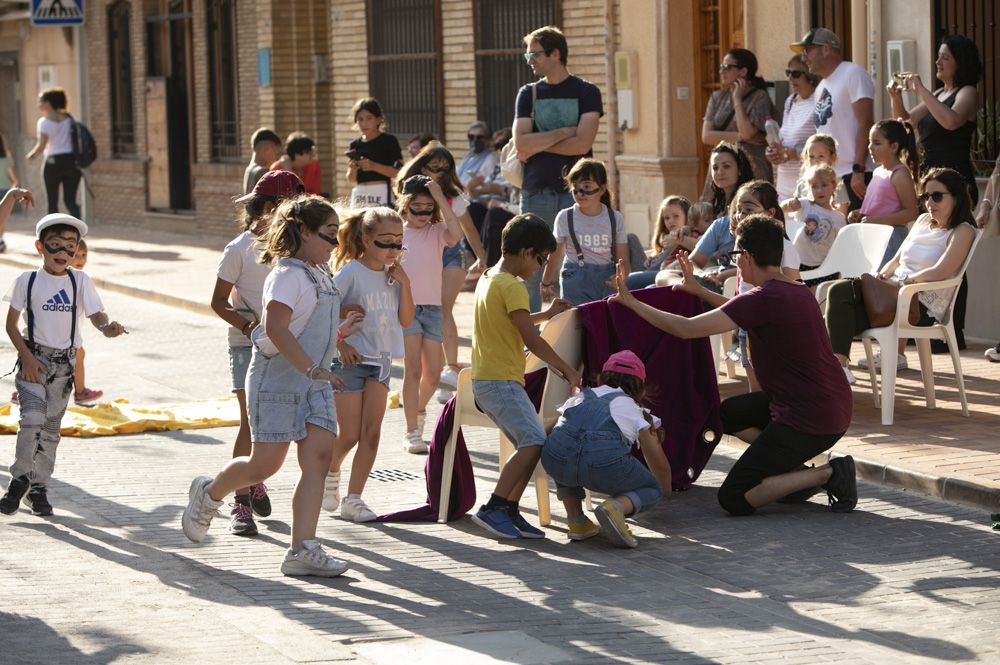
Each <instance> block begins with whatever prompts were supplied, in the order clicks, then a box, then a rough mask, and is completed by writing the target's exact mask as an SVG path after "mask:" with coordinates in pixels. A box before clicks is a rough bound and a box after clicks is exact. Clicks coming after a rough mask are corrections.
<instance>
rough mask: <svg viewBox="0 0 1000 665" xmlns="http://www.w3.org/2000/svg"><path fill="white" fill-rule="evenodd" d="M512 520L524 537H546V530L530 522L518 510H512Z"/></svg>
mask: <svg viewBox="0 0 1000 665" xmlns="http://www.w3.org/2000/svg"><path fill="white" fill-rule="evenodd" d="M510 520H511V522H513V523H514V528H515V529H517V532H518V533H519V534H521V537H522V538H544V537H545V532H544V531H542V530H541V529H539V528H538V527H536V526H532V525H530V524H528V520H526V519H524V517H522V516H521V513H520V512H519V511H517V510H512V511H511V512H510Z"/></svg>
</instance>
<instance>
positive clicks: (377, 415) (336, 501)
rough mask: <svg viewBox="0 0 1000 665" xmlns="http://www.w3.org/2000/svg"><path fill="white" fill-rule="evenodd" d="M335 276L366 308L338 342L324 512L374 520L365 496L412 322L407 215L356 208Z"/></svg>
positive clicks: (342, 235)
mask: <svg viewBox="0 0 1000 665" xmlns="http://www.w3.org/2000/svg"><path fill="white" fill-rule="evenodd" d="M337 235H338V240H339V241H340V244H339V245H338V246H337V252H336V266H337V273H336V274H335V275H334V277H333V281H334V283H335V284H336V285H337V290H338V291H340V294H341V306H342V307H343V306H350V305H355V306H359V307H360V308H362V309H363V310H364V320H363V321H362V322H361V323H360V326H361V327H360V330H358V331H357V332H356V333H354V334H353V335H350V336H348V337H346V338H345V339H342V340H340V341H338V342H337V351H338V353H339V355H340V357H339V359H337V360H334V361H333V367H332V371H333V373H334V374H335V375H337V376H339V377H340V378H341V379H342V380H343V382H344V384H345V386H344V387H343V388H339V389H337V390H336V391H334V396H333V398H334V401H335V402H336V404H337V414H338V416H339V423H338V424H339V429H340V431H339V433H338V435H337V440H336V441H335V442H334V444H333V461H332V462H331V463H330V472H329V473H328V474H327V476H326V488H325V492H324V495H323V509H324V510H328V511H333V510H336V509H337V507H338V505H339V506H340V517H341V518H342V519H346V520H352V521H354V522H371V521H373V520H374V519H375V513H374V512H372V510H371V509H370V508H369V507H368V506H367V505H366V504H365V502H364V501H363V500H362V499H361V493H362V492H363V491H364V489H365V483H366V482H367V481H368V474H369V473H371V469H372V466H373V465H374V464H375V456H376V454H377V453H378V445H379V434H380V432H381V429H382V419H383V417H384V416H385V404H386V397H387V396H388V394H389V373H390V371H391V369H392V360H393V359H394V358H402V357H403V328H405V327H409V325H410V324H411V323H412V322H413V310H414V307H413V296H412V294H411V293H410V278H409V276H408V275H407V274H406V271H405V270H403V268H402V267H401V266H400V265H399V261H400V259H401V258H402V255H403V218H402V217H400V216H399V214H398V213H397V212H396V211H395V210H393V209H392V208H385V207H379V208H368V209H367V210H358V211H354V212H352V213H351V214H349V215H348V216H346V217H344V218H343V219H342V220H341V222H340V230H339V231H338V234H337ZM355 446H357V447H358V449H357V452H356V453H355V454H354V461H353V463H352V464H351V477H350V479H349V481H348V485H347V495H346V496H345V497H344V498H343V500H342V501H341V499H340V467H341V465H342V464H343V462H344V459H345V458H346V457H347V454H348V453H349V452H351V449H352V448H354V447H355Z"/></svg>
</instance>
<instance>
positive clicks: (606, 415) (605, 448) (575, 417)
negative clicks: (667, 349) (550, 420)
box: [542, 351, 671, 547]
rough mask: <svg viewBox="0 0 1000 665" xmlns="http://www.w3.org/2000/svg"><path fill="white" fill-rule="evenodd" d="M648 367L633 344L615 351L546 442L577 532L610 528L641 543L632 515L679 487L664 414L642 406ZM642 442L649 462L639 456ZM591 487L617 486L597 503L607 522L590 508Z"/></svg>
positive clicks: (546, 462)
mask: <svg viewBox="0 0 1000 665" xmlns="http://www.w3.org/2000/svg"><path fill="white" fill-rule="evenodd" d="M645 381H646V368H645V367H644V366H643V364H642V361H641V360H639V358H638V356H636V355H635V354H634V353H632V352H631V351H619V352H618V353H615V354H613V355H612V356H611V357H610V358H608V360H607V362H605V363H604V367H603V368H602V371H601V385H600V386H598V387H596V388H584V389H583V391H582V392H580V393H579V394H577V395H574V396H573V397H570V398H569V400H567V401H566V403H565V404H563V405H562V406H561V407H560V408H559V413H561V414H562V416H561V417H560V418H559V422H557V423H556V426H555V427H554V428H553V429H552V432H551V433H550V434H549V437H548V439H546V441H545V446H543V447H542V466H543V467H545V470H546V471H547V472H548V473H549V475H551V476H552V478H553V480H555V482H556V495H557V496H558V497H559V498H560V499H561V500H562V502H563V505H564V506H566V515H567V518H568V521H569V538H570V540H586V539H587V538H590V537H591V536H596V535H597V534H598V533H601V532H603V533H604V535H605V537H607V539H608V540H610V541H611V542H612V543H614V544H615V545H617V546H619V547H635V546H637V545H638V544H639V543H638V541H637V540H636V539H635V536H633V535H632V532H631V530H629V527H628V524H626V523H625V516H626V515H634V514H636V513H639V512H641V511H643V510H647V509H649V508H652V507H653V506H654V505H656V503H657V502H658V501H659V500H660V498H661V497H662V496H663V495H664V494H669V493H670V490H671V480H670V463H669V462H668V461H667V457H666V455H664V454H663V448H662V447H661V443H662V441H663V434H662V431H661V430H660V429H658V427H657V426H656V425H654V423H655V421H656V420H657V419H655V418H654V416H652V415H651V414H649V412H648V411H646V410H645V409H643V408H642V406H641V405H642V398H643V392H644V388H643V384H644V383H645ZM636 442H638V444H639V446H640V447H641V449H642V454H643V456H644V457H645V458H646V463H647V464H648V465H649V468H647V467H645V466H643V464H642V462H640V461H639V460H638V459H636V458H635V457H633V456H632V453H631V449H632V446H633V445H634V444H635V443H636ZM584 489H589V490H591V491H594V492H601V493H602V494H610V495H611V497H612V498H610V499H608V500H607V501H605V502H604V503H602V504H601V505H599V506H598V507H597V508H596V509H595V510H594V514H595V515H597V520H598V521H599V522H600V523H601V526H600V528H598V526H597V525H596V524H594V523H593V522H591V521H590V520H589V519H587V517H586V515H584V513H583V503H582V502H583V498H584Z"/></svg>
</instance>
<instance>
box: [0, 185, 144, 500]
mask: <svg viewBox="0 0 1000 665" xmlns="http://www.w3.org/2000/svg"><path fill="white" fill-rule="evenodd" d="M14 197H16V198H18V200H20V201H25V202H28V203H33V202H34V199H32V198H31V194H30V193H28V192H26V190H11V193H8V195H7V196H6V197H4V200H3V202H2V203H0V218H5V217H6V216H7V215H8V214H9V213H10V209H11V207H12V206H13V202H12V200H11V199H12V198H14ZM86 233H87V225H86V224H84V223H83V222H82V221H80V220H79V219H77V218H76V217H72V216H70V215H65V214H62V213H55V214H51V215H46V216H45V217H43V218H42V219H41V220H40V221H39V222H38V224H37V225H36V226H35V234H36V237H37V238H38V239H37V240H36V241H35V249H36V250H37V251H38V254H39V255H40V256H41V257H42V267H41V268H40V269H39V270H29V271H26V272H24V273H22V274H21V275H19V276H18V278H17V279H16V280H15V281H14V284H13V285H12V286H11V287H10V290H9V291H8V292H7V295H6V296H5V297H4V300H7V301H8V302H9V303H10V308H9V309H8V310H7V336H8V337H10V341H11V342H12V343H13V344H14V347H15V348H17V353H18V364H19V367H20V369H19V371H18V373H17V376H16V377H15V379H14V383H15V385H16V386H17V392H18V395H19V396H20V402H21V418H20V421H19V425H20V429H19V430H18V433H17V445H16V448H15V452H14V463H13V464H11V466H10V475H11V480H10V484H9V485H8V487H7V492H6V494H4V495H3V498H2V499H0V512H2V513H3V514H5V515H10V514H12V513H14V512H16V511H17V509H18V506H19V505H20V503H21V499H22V498H25V499H26V501H27V505H28V506H29V507H30V508H31V512H32V513H33V514H35V515H51V514H52V505H51V504H50V503H49V499H48V492H47V486H48V482H49V480H50V479H51V477H52V471H53V469H54V467H55V462H56V449H57V447H58V445H59V427H60V423H61V422H62V417H63V414H64V413H65V412H66V405H67V403H68V402H69V396H70V393H71V392H72V391H73V372H74V369H75V367H76V351H77V349H78V348H80V345H81V343H82V340H81V338H80V330H79V326H78V323H79V322H78V319H79V318H80V317H81V316H86V317H87V318H88V319H90V322H91V323H92V324H93V325H94V327H95V328H97V329H98V330H100V331H101V332H102V333H103V334H104V336H105V337H117V336H118V335H121V334H122V333H125V332H127V331H126V330H125V327H124V326H122V325H121V324H120V323H118V322H116V321H111V320H110V319H109V318H108V315H107V314H105V312H104V305H103V304H102V303H101V298H100V296H98V295H97V289H95V288H94V284H93V282H91V281H90V278H89V277H87V274H86V273H83V272H78V271H75V270H73V269H71V267H70V265H71V264H72V262H73V257H74V256H75V255H76V252H77V248H78V244H79V242H80V238H82V237H83V236H84V235H86ZM22 312H23V313H24V320H25V323H26V324H27V325H26V327H25V328H24V329H23V330H21V329H19V328H18V320H19V319H20V318H21V315H22ZM25 494H27V497H25Z"/></svg>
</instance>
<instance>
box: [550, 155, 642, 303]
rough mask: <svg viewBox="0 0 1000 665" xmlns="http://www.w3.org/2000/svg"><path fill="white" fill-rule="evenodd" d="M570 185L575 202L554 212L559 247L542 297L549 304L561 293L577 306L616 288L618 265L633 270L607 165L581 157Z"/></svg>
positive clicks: (570, 176)
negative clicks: (612, 195) (557, 281)
mask: <svg viewBox="0 0 1000 665" xmlns="http://www.w3.org/2000/svg"><path fill="white" fill-rule="evenodd" d="M566 188H567V189H569V190H570V191H571V192H572V193H573V198H574V199H575V200H576V203H574V204H573V207H572V208H567V209H565V210H560V211H559V213H558V214H557V215H556V224H555V237H556V251H554V252H552V256H551V257H549V262H548V265H546V266H545V271H544V273H543V274H542V298H543V299H544V300H545V301H546V302H548V301H549V300H554V299H555V298H557V297H559V293H560V292H561V293H562V298H564V299H565V300H568V301H569V302H570V303H571V304H572V305H574V306H576V305H582V304H584V303H588V302H593V301H595V300H603V299H604V298H607V297H608V296H609V295H611V294H612V293H613V292H614V275H615V264H616V263H618V262H624V264H625V267H626V270H628V268H629V256H628V237H627V236H626V235H625V222H624V221H623V220H622V215H621V213H620V212H618V211H617V210H615V209H614V208H613V207H612V202H611V192H609V191H608V171H607V169H606V168H605V167H604V164H603V163H601V162H599V161H598V160H596V159H590V158H587V159H581V160H580V161H578V162H577V163H576V165H575V166H574V167H573V168H572V169H571V170H570V172H569V174H568V175H567V176H566ZM567 248H568V251H567ZM557 270H558V271H559V283H558V284H556V271H557ZM626 274H627V273H626Z"/></svg>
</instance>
